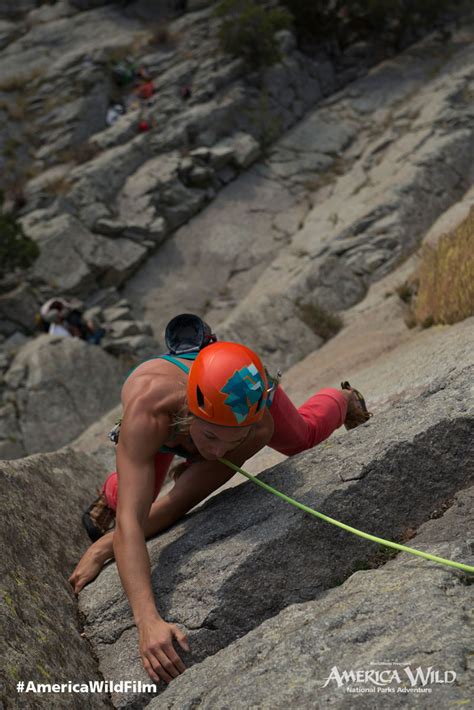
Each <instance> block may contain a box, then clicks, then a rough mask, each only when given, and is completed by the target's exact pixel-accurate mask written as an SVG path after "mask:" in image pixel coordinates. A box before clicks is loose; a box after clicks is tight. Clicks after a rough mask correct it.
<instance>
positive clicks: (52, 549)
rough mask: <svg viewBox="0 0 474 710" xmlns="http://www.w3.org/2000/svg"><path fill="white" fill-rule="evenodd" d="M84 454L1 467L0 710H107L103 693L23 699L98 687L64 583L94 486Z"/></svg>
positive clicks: (92, 468) (82, 540)
mask: <svg viewBox="0 0 474 710" xmlns="http://www.w3.org/2000/svg"><path fill="white" fill-rule="evenodd" d="M98 478H99V477H98V472H97V464H96V462H95V460H94V459H92V458H89V457H88V456H87V454H84V453H81V454H76V453H74V452H72V451H63V452H60V453H55V454H52V455H40V456H32V457H29V458H27V459H23V460H22V461H8V462H5V461H1V462H0V481H1V488H2V498H1V504H0V508H1V514H0V530H1V535H0V538H1V541H2V542H1V555H0V560H1V562H0V568H1V569H0V579H1V582H0V587H1V590H0V608H1V613H0V627H1V635H2V639H3V643H2V645H1V649H0V657H1V662H0V678H1V688H0V702H1V703H2V705H3V706H4V707H6V708H33V707H35V708H45V709H46V708H65V707H68V708H71V709H74V710H75V709H76V708H77V710H79V709H80V708H83V707H84V698H85V697H87V707H91V708H105V707H111V705H110V701H109V699H108V697H107V695H106V694H105V693H103V694H97V695H93V694H91V695H87V696H85V695H80V694H72V693H71V694H53V693H45V694H40V693H36V694H33V693H31V694H26V693H25V694H23V695H22V696H20V695H19V694H18V693H17V692H16V688H15V686H16V683H17V682H18V681H20V680H25V681H27V680H29V679H30V680H32V681H34V682H35V683H54V682H58V683H67V681H76V682H81V681H94V680H97V681H100V680H101V677H100V675H99V673H98V672H97V666H96V663H95V660H94V658H93V655H92V653H91V650H90V647H89V645H88V643H87V641H86V640H85V638H84V637H83V636H81V624H80V619H79V617H78V614H77V605H76V602H75V599H74V595H73V593H72V591H71V588H70V586H69V584H68V581H67V579H68V577H69V575H70V574H71V572H72V569H73V567H74V565H75V563H76V561H77V558H78V556H79V554H80V551H81V549H83V547H84V545H85V544H86V540H87V536H86V534H85V532H84V531H83V530H82V528H81V525H80V512H81V511H82V509H83V508H85V507H86V506H87V505H88V504H89V503H90V501H91V496H92V495H93V492H94V488H95V485H96V484H97V483H98Z"/></svg>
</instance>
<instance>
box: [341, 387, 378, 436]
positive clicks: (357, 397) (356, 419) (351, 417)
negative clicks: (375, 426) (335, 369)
mask: <svg viewBox="0 0 474 710" xmlns="http://www.w3.org/2000/svg"><path fill="white" fill-rule="evenodd" d="M341 388H342V389H343V390H349V391H350V392H352V394H353V397H351V399H350V400H349V401H348V403H347V414H346V418H345V420H344V426H345V427H346V429H347V430H349V429H355V428H356V427H358V426H359V425H360V424H363V423H364V422H366V421H367V420H368V419H370V417H371V416H372V412H369V411H368V409H367V405H366V403H365V399H364V398H363V396H362V395H361V393H360V392H359V391H358V390H356V389H354V388H353V387H351V386H350V384H349V383H348V382H341Z"/></svg>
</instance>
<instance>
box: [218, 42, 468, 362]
mask: <svg viewBox="0 0 474 710" xmlns="http://www.w3.org/2000/svg"><path fill="white" fill-rule="evenodd" d="M468 34H469V31H468ZM470 36H471V35H470ZM436 44H437V42H436V41H435V42H434V44H433V43H432V40H426V41H424V42H422V43H420V45H419V46H418V47H417V48H414V49H413V50H407V51H406V52H405V53H404V54H403V55H400V56H399V57H397V58H395V59H393V60H390V61H388V62H385V63H384V64H382V65H380V66H379V67H377V68H376V69H374V70H372V72H371V74H370V76H368V77H366V78H363V79H360V80H359V81H357V82H355V83H354V84H352V85H351V87H350V88H347V89H345V90H344V91H343V92H342V93H340V94H338V95H336V96H334V97H332V98H331V99H330V100H329V101H327V102H326V104H325V105H324V106H321V107H320V108H317V109H316V110H315V111H314V112H313V113H312V114H311V115H309V116H308V117H307V118H305V119H304V120H303V121H302V122H301V124H300V125H299V126H298V127H296V128H295V129H293V131H291V132H289V133H288V135H287V136H286V137H285V138H283V139H282V140H281V141H280V142H279V143H278V144H277V145H276V146H275V148H274V150H273V152H272V154H271V156H270V160H269V161H268V163H267V165H266V166H265V169H264V172H263V173H262V174H265V175H266V177H267V178H270V179H276V178H278V179H280V180H282V181H284V182H285V185H286V186H287V188H288V187H290V186H292V187H290V189H292V191H293V192H295V191H296V190H297V189H298V185H299V186H300V189H301V190H302V191H303V192H304V190H305V189H306V190H308V189H309V188H310V186H311V185H314V188H313V189H314V192H313V195H312V197H311V199H312V202H313V208H312V210H310V211H309V212H308V214H307V216H306V219H305V220H304V223H303V224H302V225H301V228H300V229H299V230H298V231H296V232H293V234H292V235H291V238H290V240H289V242H290V243H289V245H285V249H282V250H281V252H280V253H279V255H278V256H276V257H275V258H274V259H273V260H272V262H271V264H269V266H268V267H267V268H266V269H265V270H264V271H263V272H262V274H261V276H260V278H259V279H258V280H257V281H256V282H253V284H252V287H251V289H250V290H249V292H248V293H247V294H246V296H245V297H244V298H243V299H241V300H240V302H239V303H238V305H237V307H236V308H234V309H233V310H232V312H230V313H229V315H228V317H227V318H226V319H225V320H224V321H223V322H222V323H221V326H220V328H219V332H220V333H222V336H223V337H227V338H229V339H236V340H242V341H243V342H249V343H252V344H253V346H254V347H255V349H256V350H257V351H258V352H260V353H261V354H263V355H264V356H265V358H266V359H267V361H268V362H270V363H273V364H274V365H275V366H276V365H279V366H284V367H286V366H288V365H290V364H292V363H293V362H295V361H296V360H298V359H299V358H300V357H301V356H302V355H304V354H306V352H309V351H310V349H311V347H312V344H310V340H309V339H308V334H307V331H308V325H307V324H306V323H305V322H304V318H302V313H301V308H300V307H301V306H303V307H306V308H307V309H314V311H317V308H318V307H322V308H323V309H325V310H326V311H329V312H334V311H342V310H345V309H347V308H349V307H350V306H351V305H353V304H355V303H356V302H358V301H360V300H361V299H362V298H363V296H364V295H365V293H366V290H367V287H368V285H369V284H370V283H372V282H374V281H376V280H378V279H380V278H381V276H383V275H384V274H386V273H388V272H389V271H390V270H392V269H393V268H394V266H395V265H396V264H397V263H399V262H400V261H401V260H403V259H405V258H406V257H407V256H408V255H409V254H411V253H412V252H413V251H414V250H415V249H416V247H417V246H418V245H419V244H420V242H421V240H422V238H423V235H424V233H425V231H426V229H427V228H428V227H429V226H430V225H431V224H432V222H433V221H434V220H435V219H436V218H437V217H438V216H439V214H441V213H442V212H443V211H444V210H445V209H447V208H448V207H449V206H450V205H451V204H452V203H453V202H455V201H456V200H457V199H459V198H460V197H461V196H462V195H463V193H464V192H465V191H466V190H467V189H468V188H469V187H470V185H471V184H472V181H473V179H474V175H473V173H472V170H473V167H472V166H473V161H472V156H473V155H474V134H473V132H472V125H473V123H472V118H471V113H472V106H471V103H472V102H470V101H469V96H470V89H469V87H470V86H472V81H473V76H474V74H473V72H474V63H473V60H474V55H473V52H472V44H471V46H467V45H464V44H461V45H460V46H459V45H457V44H455V43H454V44H453V45H451V47H449V45H448V46H445V47H443V53H444V57H443V59H442V60H440V56H439V54H438V51H437V50H435V46H436ZM438 47H439V45H438ZM416 87H417V88H416ZM369 114H370V120H369V119H368V115H369ZM336 158H337V162H336ZM341 162H342V163H343V165H341ZM331 165H332V166H333V169H334V166H335V170H334V173H333V175H332V177H331V172H330V171H331ZM441 165H443V166H444V167H443V170H440V166H441ZM258 169H259V170H260V168H258ZM325 174H326V178H325V177H324V175H325ZM326 181H328V183H329V184H324V183H325V182H326ZM305 185H306V188H305ZM230 288H232V284H230ZM275 321H278V322H279V323H280V325H281V327H280V333H282V334H283V338H282V340H281V341H280V347H279V348H278V345H277V344H276V343H275V342H272V340H271V337H270V339H269V333H268V331H269V328H268V324H269V323H270V324H271V323H274V322H275ZM288 334H289V335H288ZM308 346H309V347H308ZM306 347H308V350H305V348H306ZM275 349H278V352H277V354H276V356H275V354H274V353H275Z"/></svg>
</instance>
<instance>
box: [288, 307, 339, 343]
mask: <svg viewBox="0 0 474 710" xmlns="http://www.w3.org/2000/svg"><path fill="white" fill-rule="evenodd" d="M296 305H297V306H298V310H299V316H300V318H301V320H302V321H303V323H305V324H306V325H307V326H308V328H310V329H311V330H312V331H313V333H316V335H319V336H320V337H321V338H323V339H324V340H329V338H332V337H333V336H334V335H336V334H337V333H338V332H339V331H340V330H341V328H342V326H343V322H342V318H341V317H340V316H339V315H337V314H334V313H330V312H329V311H327V310H326V309H324V308H322V307H321V306H320V305H319V304H317V303H301V301H300V302H298V303H297V304H296Z"/></svg>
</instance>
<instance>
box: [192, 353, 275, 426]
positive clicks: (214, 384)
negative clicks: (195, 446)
mask: <svg viewBox="0 0 474 710" xmlns="http://www.w3.org/2000/svg"><path fill="white" fill-rule="evenodd" d="M267 397H268V380H267V375H266V372H265V368H264V366H263V365H262V361H261V360H260V358H259V357H258V355H257V354H256V353H254V352H253V350H250V348H247V347H246V346H245V345H240V344H239V343H226V342H222V341H219V342H217V343H212V344H211V345H207V346H206V347H205V348H203V349H202V350H201V351H200V353H199V355H198V356H197V358H196V359H195V361H194V362H193V364H192V366H191V370H190V372H189V377H188V406H189V410H190V412H191V413H192V414H194V415H195V416H196V417H199V418H200V419H205V420H206V421H208V422H210V423H212V424H220V425H222V426H250V425H251V424H255V422H258V421H259V420H260V419H261V418H262V417H263V413H264V410H265V404H266V401H267Z"/></svg>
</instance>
